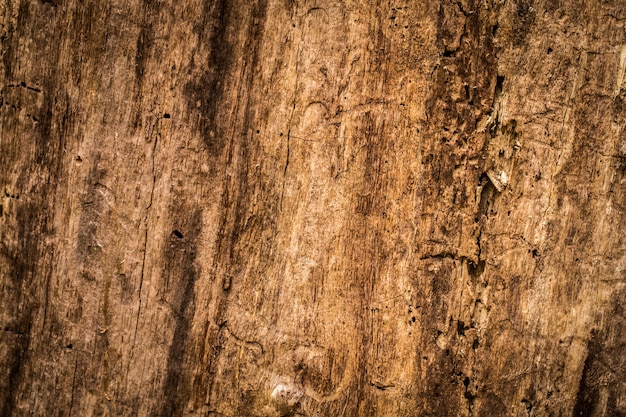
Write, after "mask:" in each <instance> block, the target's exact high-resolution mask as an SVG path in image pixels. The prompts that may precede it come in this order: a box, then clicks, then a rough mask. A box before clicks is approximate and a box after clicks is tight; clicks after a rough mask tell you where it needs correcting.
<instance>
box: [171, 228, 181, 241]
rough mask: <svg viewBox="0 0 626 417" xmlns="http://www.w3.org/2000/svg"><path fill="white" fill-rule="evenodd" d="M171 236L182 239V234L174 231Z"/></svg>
mask: <svg viewBox="0 0 626 417" xmlns="http://www.w3.org/2000/svg"><path fill="white" fill-rule="evenodd" d="M172 236H174V237H176V238H177V239H182V238H183V234H182V233H180V232H179V231H178V230H174V231H173V232H172Z"/></svg>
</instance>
